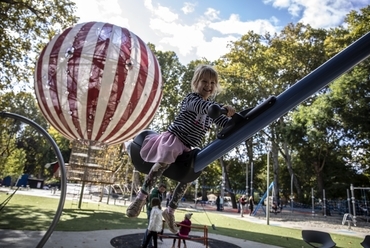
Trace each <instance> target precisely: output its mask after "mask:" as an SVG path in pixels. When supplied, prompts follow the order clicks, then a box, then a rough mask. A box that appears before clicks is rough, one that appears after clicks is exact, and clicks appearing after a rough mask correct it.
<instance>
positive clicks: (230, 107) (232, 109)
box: [223, 105, 235, 117]
mask: <svg viewBox="0 0 370 248" xmlns="http://www.w3.org/2000/svg"><path fill="white" fill-rule="evenodd" d="M223 107H224V108H225V109H227V114H226V116H227V117H231V116H233V115H234V114H235V109H234V108H233V107H232V106H229V105H225V106H223Z"/></svg>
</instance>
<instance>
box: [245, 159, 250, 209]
mask: <svg viewBox="0 0 370 248" xmlns="http://www.w3.org/2000/svg"><path fill="white" fill-rule="evenodd" d="M248 173H249V172H248V163H245V195H246V196H247V199H249V182H248ZM248 203H249V202H248Z"/></svg>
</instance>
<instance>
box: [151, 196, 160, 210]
mask: <svg viewBox="0 0 370 248" xmlns="http://www.w3.org/2000/svg"><path fill="white" fill-rule="evenodd" d="M150 205H151V206H152V207H154V206H158V208H159V209H161V200H159V198H158V197H153V198H152V201H151V202H150Z"/></svg>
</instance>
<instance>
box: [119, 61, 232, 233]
mask: <svg viewBox="0 0 370 248" xmlns="http://www.w3.org/2000/svg"><path fill="white" fill-rule="evenodd" d="M191 88H192V91H193V92H192V93H190V94H188V95H187V96H186V97H185V98H184V100H183V101H182V103H181V106H180V112H179V114H178V115H177V117H176V118H175V120H174V122H173V123H172V124H171V125H170V126H169V127H168V130H167V131H166V132H163V133H161V134H152V135H148V136H147V137H146V138H145V140H144V142H143V145H142V148H141V150H140V155H141V157H142V158H143V159H144V160H145V161H147V162H151V163H155V164H154V165H153V167H152V168H151V170H150V172H149V173H148V175H147V176H146V177H145V181H144V183H143V186H142V188H141V191H140V192H139V194H138V195H137V197H136V199H135V201H133V202H132V203H131V204H130V206H129V207H128V208H127V211H126V214H127V216H128V217H137V216H138V215H139V214H140V210H141V209H142V207H143V205H144V204H145V199H146V198H147V195H148V190H149V189H150V188H151V187H152V185H153V184H155V183H156V181H157V179H158V178H159V177H160V176H161V175H162V173H163V171H165V170H166V169H167V168H168V166H169V165H170V164H172V163H173V162H175V160H176V158H177V156H179V155H181V154H182V153H183V152H184V151H190V150H191V149H192V147H193V148H194V147H199V146H200V144H201V142H202V140H203V138H204V136H205V134H206V132H207V131H208V130H209V129H210V127H211V125H212V123H213V122H215V123H216V124H217V125H218V126H221V127H224V126H225V125H226V123H227V122H228V120H229V118H228V117H230V116H232V115H234V113H235V109H234V108H233V107H231V106H223V107H224V108H226V109H227V110H228V113H227V116H228V117H226V116H224V115H221V116H219V117H218V118H216V119H214V120H213V119H212V118H211V117H209V116H208V115H207V113H208V107H209V106H211V105H213V104H216V103H215V102H213V101H211V100H210V99H209V98H210V97H214V96H216V94H217V93H218V92H219V91H220V88H221V87H220V84H219V82H218V74H217V72H216V70H215V69H213V67H211V66H209V65H200V66H198V67H197V68H196V69H195V72H194V75H193V78H192V80H191ZM190 184H191V183H181V182H179V183H178V184H177V186H176V188H175V190H174V192H173V194H172V198H171V200H170V203H169V206H168V207H167V209H165V210H164V211H163V214H162V215H163V218H164V219H165V221H166V222H167V226H168V227H169V229H170V231H171V232H172V233H177V227H176V223H175V217H174V212H175V210H176V208H177V207H178V202H179V201H180V200H181V199H182V197H183V195H184V194H185V192H186V190H187V188H188V186H189V185H190Z"/></svg>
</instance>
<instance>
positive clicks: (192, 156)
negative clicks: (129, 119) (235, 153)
mask: <svg viewBox="0 0 370 248" xmlns="http://www.w3.org/2000/svg"><path fill="white" fill-rule="evenodd" d="M369 44H370V33H367V34H366V35H364V36H363V37H361V38H360V39H358V40H357V41H356V42H354V43H352V44H351V45H350V46H349V47H347V48H346V49H344V50H343V51H341V52H340V53H338V54H337V55H335V56H334V57H333V58H331V59H330V60H328V61H327V62H326V63H324V64H323V65H321V66H320V67H318V68H317V69H315V70H314V71H313V72H311V73H310V74H308V75H307V76H306V77H304V78H303V79H301V80H300V81H298V82H297V83H296V84H294V85H293V86H292V87H290V88H289V89H287V90H286V91H284V92H283V93H281V94H280V95H279V96H277V97H274V96H271V97H270V98H268V99H267V100H265V101H264V102H263V103H262V104H260V105H258V106H256V107H255V108H253V109H246V110H243V111H241V112H239V113H236V114H235V115H234V116H233V117H232V119H231V121H230V122H229V123H228V125H227V126H226V127H225V128H224V129H222V130H221V131H220V133H219V134H218V136H217V139H216V140H214V141H213V142H211V143H210V144H209V145H207V146H206V147H204V148H203V149H201V150H200V149H194V150H192V151H191V152H189V153H184V154H183V155H181V156H179V158H178V160H176V161H175V163H173V164H172V165H170V167H169V168H168V169H167V170H166V171H165V172H164V175H165V176H167V177H169V178H170V179H173V180H176V181H180V182H192V181H194V180H195V179H197V178H198V177H199V175H200V173H201V172H202V171H203V169H204V168H206V167H207V166H208V165H209V164H210V163H212V162H213V161H215V160H216V159H218V158H219V157H221V156H222V155H224V154H225V153H227V152H229V151H230V150H231V149H233V148H234V147H236V146H238V145H240V143H242V142H243V141H245V140H247V139H249V138H250V137H252V136H253V135H254V134H255V133H257V132H258V131H259V130H261V129H263V128H264V127H265V126H267V125H269V124H270V123H271V122H273V121H274V120H276V119H277V118H279V117H280V116H282V115H284V114H285V113H286V112H288V111H290V110H291V109H292V108H294V107H296V106H297V105H298V104H299V103H301V102H302V101H304V100H306V99H307V98H308V97H310V96H311V95H313V94H314V93H316V92H317V91H318V90H320V89H321V88H323V87H324V86H326V85H327V84H329V83H330V82H331V81H333V80H334V79H336V78H337V77H338V76H340V75H341V74H343V73H344V72H346V71H347V70H349V69H351V68H352V67H354V66H355V65H356V64H358V63H360V62H361V61H362V60H364V59H366V58H367V57H368V56H369V55H370V46H369ZM216 112H217V111H216ZM221 113H222V112H221V111H218V113H216V114H215V115H217V114H221ZM150 133H154V132H153V131H150V130H145V131H143V132H141V133H140V134H139V135H138V136H136V137H135V139H134V141H133V142H132V143H131V145H130V149H129V154H130V156H131V159H132V161H133V164H134V166H135V168H136V169H137V170H138V171H140V172H143V173H148V172H149V171H150V169H151V167H152V166H153V163H147V162H145V161H143V160H142V159H141V156H140V149H141V144H142V142H143V140H144V139H145V137H146V135H148V134H150Z"/></svg>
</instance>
